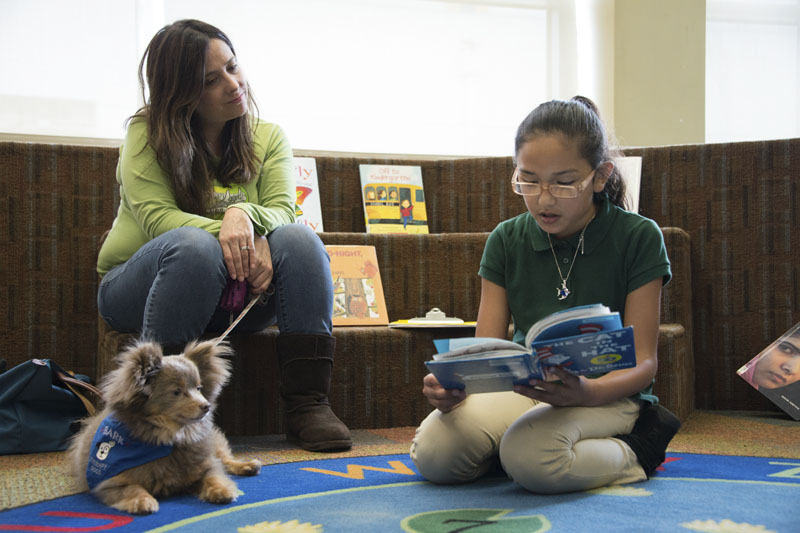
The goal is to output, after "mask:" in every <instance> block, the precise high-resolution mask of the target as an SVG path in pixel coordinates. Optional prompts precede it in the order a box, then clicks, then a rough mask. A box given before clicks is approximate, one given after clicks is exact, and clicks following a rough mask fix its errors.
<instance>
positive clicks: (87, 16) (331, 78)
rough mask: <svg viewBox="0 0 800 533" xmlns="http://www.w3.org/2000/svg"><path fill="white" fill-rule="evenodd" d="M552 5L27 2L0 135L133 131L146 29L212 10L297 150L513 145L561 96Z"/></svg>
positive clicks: (13, 5)
mask: <svg viewBox="0 0 800 533" xmlns="http://www.w3.org/2000/svg"><path fill="white" fill-rule="evenodd" d="M546 5H547V2H543V1H535V0H531V1H529V2H525V1H521V2H514V3H508V4H506V3H498V2H493V1H491V0H488V1H487V2H479V1H464V2H457V1H435V0H372V1H366V0H337V1H335V2H331V1H329V0H295V1H291V2H289V1H278V0H269V1H267V0H265V1H247V2H229V3H225V4H224V5H223V4H222V3H220V2H209V1H207V0H163V1H155V0H151V1H149V2H148V1H139V2H135V3H134V2H108V1H103V0H90V1H86V2H82V3H81V4H80V6H79V7H78V6H77V5H76V4H74V3H72V2H60V1H56V0H49V1H48V0H30V1H21V0H20V1H13V2H9V3H7V4H4V6H3V17H2V22H0V46H2V47H3V49H4V50H18V51H20V53H18V54H6V58H7V60H6V65H8V66H7V72H13V73H14V75H13V76H3V77H2V78H0V111H2V113H0V131H3V132H14V133H28V134H44V135H68V136H78V137H111V138H120V137H122V136H123V134H124V132H123V130H122V123H123V121H124V120H125V118H126V117H128V116H129V115H131V114H132V113H133V112H134V111H135V110H136V109H137V107H138V106H139V104H140V102H139V99H138V86H137V80H136V74H137V68H138V62H139V60H140V58H141V53H142V52H143V46H144V45H146V41H144V42H141V41H143V39H142V34H143V33H144V32H148V33H149V35H151V36H152V33H153V32H154V31H155V30H156V29H157V28H158V27H159V26H158V25H156V27H154V28H151V26H153V24H154V23H153V18H154V16H155V18H156V19H157V18H160V17H163V20H164V23H167V22H172V21H174V20H177V19H180V18H198V19H201V20H204V21H206V22H209V23H211V24H214V25H216V26H218V27H219V28H220V29H222V30H223V31H225V32H226V33H227V34H228V35H229V36H230V37H231V39H232V41H233V43H234V45H235V47H236V49H237V53H238V55H239V57H240V60H241V64H242V66H243V67H244V69H245V72H246V74H247V76H248V78H249V81H250V83H251V85H252V87H253V91H254V94H255V96H256V99H257V102H258V104H259V109H260V112H261V117H262V118H263V119H265V120H268V121H271V122H276V123H278V124H280V125H281V126H282V127H284V129H286V131H287V133H288V134H289V138H290V139H291V141H292V145H293V146H294V147H295V148H301V149H316V150H340V151H357V152H388V153H429V154H453V155H509V154H510V153H511V151H512V144H513V136H514V132H515V128H516V126H517V125H518V124H519V122H520V121H521V120H522V119H523V118H524V116H525V114H527V113H528V112H529V111H530V110H531V109H532V108H533V107H535V106H536V105H537V104H539V103H540V102H542V101H544V100H546V99H548V96H549V95H548V88H549V87H550V83H551V80H550V77H549V74H548V54H549V45H548V43H549V42H550V39H551V36H550V35H549V34H548V24H547V9H546V8H545V7H541V6H546ZM162 14H163V15H162ZM137 41H140V42H138V45H137ZM9 63H10V64H9Z"/></svg>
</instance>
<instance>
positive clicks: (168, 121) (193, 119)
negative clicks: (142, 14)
mask: <svg viewBox="0 0 800 533" xmlns="http://www.w3.org/2000/svg"><path fill="white" fill-rule="evenodd" d="M211 39H220V40H221V41H223V42H224V43H225V44H227V45H228V47H229V48H230V49H231V52H233V53H234V55H235V54H236V52H235V51H234V49H233V44H231V41H230V39H229V38H228V36H227V35H225V34H224V33H223V32H222V31H221V30H219V29H218V28H215V27H214V26H212V25H210V24H206V23H205V22H201V21H199V20H179V21H177V22H174V23H172V24H169V25H167V26H164V27H163V28H161V29H160V30H159V31H158V32H157V33H156V34H155V36H154V37H153V39H152V40H151V41H150V44H148V45H147V49H146V50H145V52H144V56H143V57H142V61H141V63H140V64H139V85H140V86H141V90H142V95H144V94H145V75H146V77H147V87H148V88H149V97H148V98H147V99H146V100H145V104H144V107H142V108H141V109H139V110H138V111H137V112H136V114H134V115H133V116H132V117H130V118H129V119H128V121H129V122H130V121H132V120H144V121H145V122H146V123H147V142H148V143H149V144H150V146H151V147H152V148H153V149H154V150H155V152H156V157H157V159H158V163H159V164H160V165H161V167H162V168H163V169H164V171H165V172H166V173H167V175H168V176H169V179H170V181H171V185H172V189H173V193H174V195H175V199H176V201H177V203H178V206H179V207H180V208H181V209H182V210H184V211H186V212H189V213H195V214H198V215H205V214H206V213H207V211H208V208H209V203H210V200H211V197H212V194H213V182H214V177H215V176H216V178H217V179H218V180H219V181H220V182H221V183H223V184H224V185H225V186H228V185H230V184H231V183H247V182H248V181H250V180H251V179H253V178H254V177H255V176H256V173H257V172H258V167H257V162H256V159H255V150H254V148H253V134H252V124H251V120H252V117H253V116H254V111H255V112H256V113H257V108H256V105H255V101H254V100H253V97H252V91H251V90H250V86H249V85H248V86H247V104H248V112H247V113H245V114H244V115H243V116H241V117H238V118H236V119H233V120H230V121H228V123H227V124H226V125H225V127H224V129H223V131H222V146H223V153H222V156H221V158H220V160H219V162H218V163H215V162H214V158H213V155H212V152H211V148H210V146H209V144H208V141H207V140H206V139H205V138H204V137H203V134H202V130H201V128H200V121H199V118H198V117H197V116H196V115H195V113H194V111H195V109H196V108H197V104H198V103H199V101H200V94H201V93H202V92H203V86H204V83H205V70H206V50H207V49H208V44H209V42H210V41H211Z"/></svg>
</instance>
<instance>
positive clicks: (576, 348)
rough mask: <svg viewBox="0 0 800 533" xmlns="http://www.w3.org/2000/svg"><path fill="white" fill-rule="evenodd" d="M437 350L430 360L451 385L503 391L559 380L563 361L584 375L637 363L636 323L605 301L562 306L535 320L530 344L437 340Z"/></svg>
mask: <svg viewBox="0 0 800 533" xmlns="http://www.w3.org/2000/svg"><path fill="white" fill-rule="evenodd" d="M433 342H434V345H435V347H436V351H437V353H436V354H435V355H434V356H433V360H431V361H428V362H426V363H425V365H426V366H427V367H428V370H429V371H430V372H432V373H433V374H434V375H435V376H436V379H437V380H438V381H439V383H440V384H441V385H442V386H443V387H444V388H446V389H464V390H465V392H466V393H467V394H475V393H481V392H499V391H509V390H512V389H513V386H514V385H515V384H519V385H528V380H530V379H540V380H545V381H549V380H551V379H556V377H555V375H554V374H552V373H551V372H549V371H548V370H549V368H551V367H553V366H560V367H562V368H563V369H565V370H567V371H569V372H572V373H574V374H579V375H590V376H591V375H595V374H604V373H606V372H610V371H612V370H619V369H622V368H630V367H633V366H636V350H635V348H634V343H633V327H632V326H628V327H626V328H623V327H622V321H621V319H620V316H619V313H617V312H612V311H610V310H609V308H608V307H606V306H605V305H602V304H592V305H584V306H579V307H573V308H571V309H565V310H563V311H558V312H556V313H553V314H551V315H548V316H546V317H545V318H543V319H541V320H539V321H538V322H536V323H535V324H533V325H532V326H531V327H530V329H529V330H528V332H527V335H526V336H525V344H524V345H520V344H517V343H515V342H512V341H508V340H503V339H493V338H482V337H474V338H460V339H437V340H434V341H433Z"/></svg>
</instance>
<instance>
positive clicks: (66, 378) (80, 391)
mask: <svg viewBox="0 0 800 533" xmlns="http://www.w3.org/2000/svg"><path fill="white" fill-rule="evenodd" d="M56 376H58V379H60V380H61V381H63V382H64V385H66V386H67V388H68V389H69V390H71V391H72V392H73V393H74V394H75V396H77V397H78V399H79V400H80V401H81V403H82V404H83V406H84V407H85V408H86V412H87V413H89V416H92V415H94V414H95V413H96V412H97V407H98V406H99V405H100V403H101V402H102V401H103V395H102V393H101V392H100V389H98V388H97V387H95V386H94V385H92V384H91V383H86V382H85V381H81V380H79V379H75V378H73V377H72V376H70V375H68V374H65V373H64V372H59V371H58V370H56ZM85 392H90V393H92V394H93V395H94V396H95V398H97V404H96V405H95V403H94V402H92V401H91V400H90V399H89V398H88V397H87V396H86V395H85V394H84V393H85Z"/></svg>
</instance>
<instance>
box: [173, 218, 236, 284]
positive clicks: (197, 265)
mask: <svg viewBox="0 0 800 533" xmlns="http://www.w3.org/2000/svg"><path fill="white" fill-rule="evenodd" d="M164 237H165V238H166V239H168V249H167V252H168V253H167V255H166V256H165V260H166V261H168V262H170V263H172V262H177V263H179V264H180V267H181V269H182V270H183V271H184V272H185V273H186V275H201V276H205V275H209V274H212V275H215V276H219V275H223V276H224V275H225V273H226V271H227V269H226V268H225V262H224V259H223V256H222V248H221V247H220V245H219V240H217V238H216V237H214V236H213V235H212V234H210V233H209V232H207V231H205V230H203V229H200V228H195V227H182V228H176V229H174V230H171V231H169V232H167V233H165V234H164Z"/></svg>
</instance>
